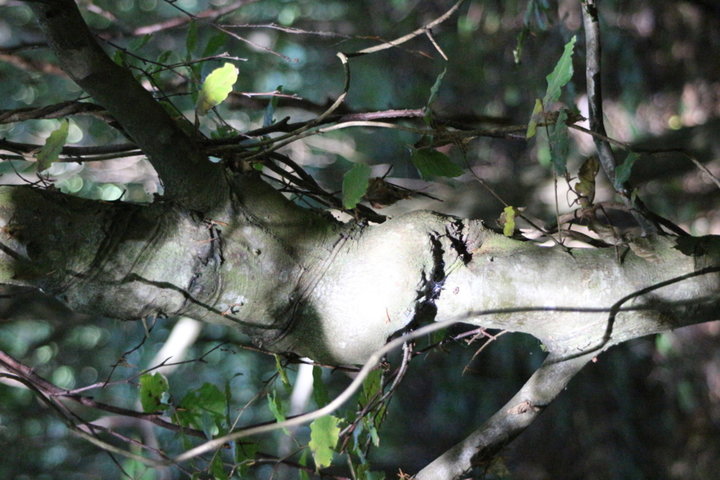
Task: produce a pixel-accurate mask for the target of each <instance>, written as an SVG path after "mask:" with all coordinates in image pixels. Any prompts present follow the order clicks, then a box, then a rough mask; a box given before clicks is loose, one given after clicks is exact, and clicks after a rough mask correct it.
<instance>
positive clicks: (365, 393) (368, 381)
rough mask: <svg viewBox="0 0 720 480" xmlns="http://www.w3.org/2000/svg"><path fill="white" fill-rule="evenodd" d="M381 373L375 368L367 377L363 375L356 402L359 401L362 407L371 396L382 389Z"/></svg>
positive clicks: (373, 396)
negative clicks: (363, 378) (360, 389)
mask: <svg viewBox="0 0 720 480" xmlns="http://www.w3.org/2000/svg"><path fill="white" fill-rule="evenodd" d="M382 375H383V372H382V370H381V369H379V368H376V369H375V370H372V371H371V372H370V373H369V374H368V376H367V377H365V380H364V381H363V386H362V391H361V392H360V396H359V398H358V403H360V405H362V406H363V407H365V406H367V404H368V403H369V402H370V401H371V400H372V399H373V398H375V397H376V396H378V395H379V394H380V391H381V390H382Z"/></svg>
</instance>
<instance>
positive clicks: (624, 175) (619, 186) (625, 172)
mask: <svg viewBox="0 0 720 480" xmlns="http://www.w3.org/2000/svg"><path fill="white" fill-rule="evenodd" d="M637 159H638V154H637V153H635V152H630V153H629V154H628V156H627V157H625V161H624V162H623V163H621V164H620V165H618V166H617V168H616V169H615V185H614V186H615V190H617V191H622V190H623V189H624V188H625V182H627V181H628V180H630V173H632V168H633V165H634V164H635V161H636V160H637Z"/></svg>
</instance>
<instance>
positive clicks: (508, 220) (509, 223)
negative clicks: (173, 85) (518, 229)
mask: <svg viewBox="0 0 720 480" xmlns="http://www.w3.org/2000/svg"><path fill="white" fill-rule="evenodd" d="M515 214H516V210H515V207H511V206H507V207H505V208H503V218H504V219H505V224H504V225H503V235H505V236H506V237H512V235H513V233H515Z"/></svg>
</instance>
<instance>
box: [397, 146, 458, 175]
mask: <svg viewBox="0 0 720 480" xmlns="http://www.w3.org/2000/svg"><path fill="white" fill-rule="evenodd" d="M410 161H412V163H413V165H415V168H417V169H418V172H420V176H421V177H422V178H423V179H425V180H430V179H432V178H433V177H459V176H460V175H462V174H463V173H464V172H463V169H462V168H460V167H458V166H457V165H455V164H454V163H453V162H452V161H450V158H448V156H447V155H445V154H444V153H441V152H438V151H437V150H433V149H427V148H422V149H416V150H413V153H412V156H411V157H410Z"/></svg>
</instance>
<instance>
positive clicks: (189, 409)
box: [177, 383, 227, 437]
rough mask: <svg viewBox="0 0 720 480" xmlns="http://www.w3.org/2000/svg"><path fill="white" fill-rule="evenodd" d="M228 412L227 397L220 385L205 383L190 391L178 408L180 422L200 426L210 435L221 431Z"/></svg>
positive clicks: (185, 424)
mask: <svg viewBox="0 0 720 480" xmlns="http://www.w3.org/2000/svg"><path fill="white" fill-rule="evenodd" d="M226 412H227V399H226V396H225V394H224V393H223V392H222V391H220V389H219V388H218V387H216V386H215V385H213V384H211V383H204V384H203V385H202V387H200V388H198V389H196V390H192V391H190V392H188V393H187V394H186V395H185V397H183V399H182V401H181V402H180V408H178V410H177V417H178V423H180V424H181V425H184V426H192V427H194V428H199V429H201V430H203V431H204V432H205V435H207V436H208V437H210V436H212V435H215V434H217V433H218V432H220V431H221V429H222V427H223V425H224V420H225V417H226Z"/></svg>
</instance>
